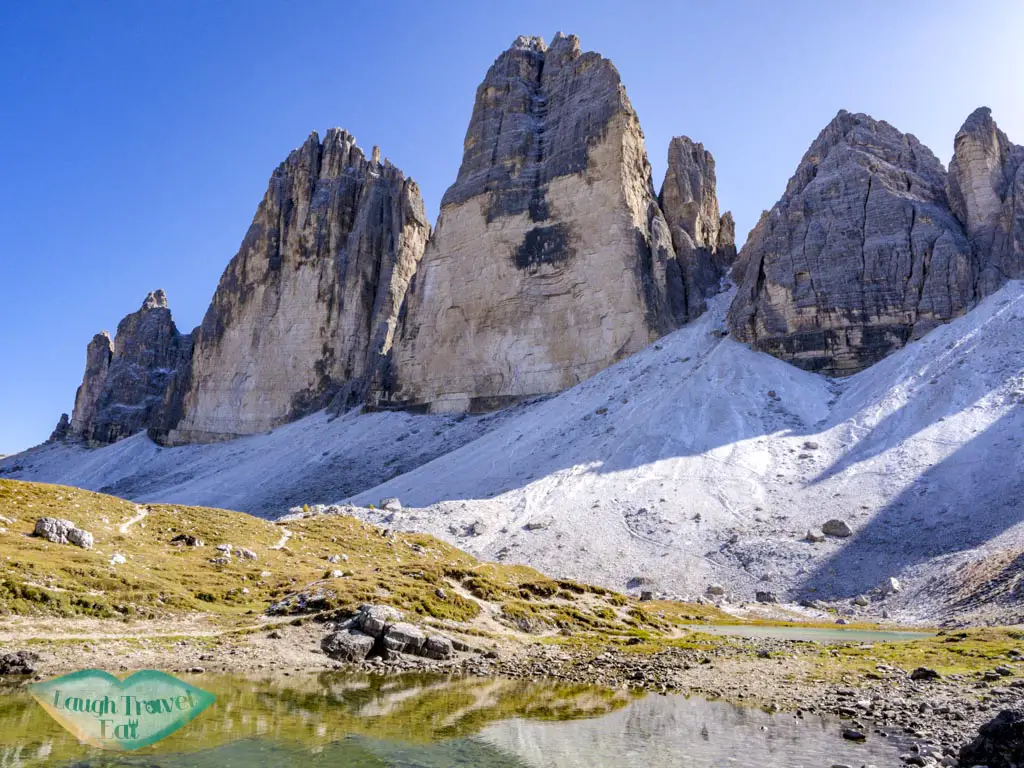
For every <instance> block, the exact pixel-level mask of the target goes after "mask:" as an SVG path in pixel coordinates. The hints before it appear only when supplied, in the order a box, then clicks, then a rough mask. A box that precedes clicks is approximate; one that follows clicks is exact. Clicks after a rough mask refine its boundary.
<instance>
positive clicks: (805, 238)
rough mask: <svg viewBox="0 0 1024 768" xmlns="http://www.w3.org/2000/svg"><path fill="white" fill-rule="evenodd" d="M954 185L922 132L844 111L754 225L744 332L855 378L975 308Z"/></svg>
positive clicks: (743, 259)
mask: <svg viewBox="0 0 1024 768" xmlns="http://www.w3.org/2000/svg"><path fill="white" fill-rule="evenodd" d="M945 187H946V173H945V170H944V169H943V167H942V165H941V163H940V162H939V161H938V160H937V159H936V157H935V156H934V155H933V154H932V153H931V152H930V151H929V150H928V149H927V148H926V147H924V146H923V145H922V144H921V143H920V142H919V141H918V140H917V139H916V138H914V137H913V136H911V135H908V134H903V133H900V132H899V131H898V130H896V129H895V128H893V127H892V126H891V125H889V124H888V123H884V122H880V121H876V120H873V119H872V118H870V117H868V116H867V115H862V114H850V113H848V112H845V111H843V112H840V113H839V114H838V115H837V116H836V118H835V119H834V120H833V121H832V122H831V123H830V124H829V125H828V126H827V127H826V128H825V129H824V130H823V131H822V132H821V134H820V135H819V136H818V138H817V139H816V140H815V141H814V143H813V144H812V145H811V148H810V149H809V150H808V152H807V154H805V155H804V158H803V160H802V161H801V163H800V166H799V167H798V168H797V171H796V174H795V175H794V176H793V178H792V179H790V181H789V184H788V186H787V188H786V192H785V194H784V195H783V197H782V199H781V200H780V201H779V202H778V203H776V204H775V206H774V207H773V208H772V209H771V211H769V212H768V213H766V214H764V215H763V216H762V218H761V220H760V221H759V222H758V224H757V226H756V227H755V228H754V229H753V231H752V232H751V233H750V236H749V238H748V240H747V243H746V245H745V246H744V248H743V253H741V254H740V257H739V260H738V262H737V267H736V270H735V273H734V276H735V278H736V280H737V282H739V283H740V287H739V291H738V293H737V296H736V299H735V301H734V303H733V305H732V307H731V309H730V312H729V324H730V328H731V330H732V332H733V334H734V335H735V336H736V337H737V338H739V339H740V340H742V341H747V342H750V343H752V344H753V345H754V346H755V347H756V348H757V349H760V350H762V351H765V352H768V353H770V354H772V355H774V356H776V357H779V358H782V359H784V360H788V361H790V362H792V363H794V364H796V365H798V366H800V367H802V368H806V369H808V370H813V371H820V372H823V373H828V374H832V375H845V374H850V373H854V372H856V371H859V370H861V369H863V368H865V367H867V366H869V365H871V364H872V363H874V362H877V361H878V360H880V359H881V358H882V357H884V356H885V355H886V354H888V353H889V352H891V351H893V350H894V349H897V348H899V347H900V346H902V345H903V344H905V343H906V342H907V341H908V340H910V339H912V338H915V337H918V336H920V335H921V334H923V333H925V332H926V331H928V330H930V329H931V328H932V327H934V326H935V325H936V324H938V323H942V322H945V321H947V320H949V319H951V318H953V317H956V316H957V315H960V314H962V313H963V312H965V311H967V310H968V309H970V307H971V306H972V305H973V303H974V301H975V287H974V286H975V276H976V274H977V264H976V261H975V257H974V255H973V252H972V248H971V245H970V243H969V242H968V240H967V237H966V236H965V234H964V231H963V228H962V227H961V226H960V223H959V221H958V220H957V219H956V217H955V216H954V215H953V214H952V212H951V211H950V208H949V204H948V202H947V197H946V192H945Z"/></svg>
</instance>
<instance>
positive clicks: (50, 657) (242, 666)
mask: <svg viewBox="0 0 1024 768" xmlns="http://www.w3.org/2000/svg"><path fill="white" fill-rule="evenodd" d="M200 624H201V622H200V623H198V624H194V625H193V629H195V628H197V627H198V626H199V625H200ZM176 626H178V627H179V628H180V627H181V623H180V622H179V623H176ZM94 629H95V628H94ZM106 629H107V630H110V629H113V628H111V627H106ZM155 629H156V631H157V633H159V632H160V630H161V629H164V628H162V627H156V628H155ZM166 629H170V627H167V628H166ZM329 629H330V624H329V623H318V622H315V621H311V620H301V621H295V620H293V621H292V622H290V623H286V624H277V625H276V626H274V625H271V626H267V627H265V628H259V629H253V628H248V629H246V630H244V631H241V632H239V631H226V632H222V633H220V634H208V635H199V636H192V637H186V636H182V635H181V634H180V633H179V634H177V635H175V634H172V633H170V632H168V634H166V635H160V634H150V635H149V636H143V635H130V636H124V635H122V636H116V635H114V634H106V635H103V634H94V635H93V636H92V637H90V638H89V639H44V638H39V637H29V636H24V637H22V638H21V639H20V640H19V641H14V642H12V641H10V640H7V641H5V642H3V646H2V648H0V654H2V653H6V652H11V651H16V650H29V651H32V652H35V653H37V654H39V656H40V660H39V662H38V663H37V674H36V675H35V676H34V677H31V678H24V677H23V678H20V680H21V681H23V682H27V681H29V680H33V679H40V678H50V677H54V676H57V675H61V674H66V673H68V672H71V671H76V670H80V669H87V668H97V669H105V670H106V671H108V672H112V673H114V674H119V675H121V676H122V677H123V676H124V674H125V673H128V672H134V671H137V670H139V669H160V670H163V671H166V672H169V673H173V674H178V675H185V676H187V677H189V679H192V680H193V681H195V680H196V676H201V675H204V674H212V675H229V676H231V675H243V676H247V677H252V676H270V677H277V676H282V677H301V676H304V675H315V674H322V673H342V674H343V673H346V672H352V673H371V674H383V675H395V674H407V673H434V674H440V675H448V676H472V677H485V678H509V679H526V680H528V679H533V680H538V681H552V682H565V683H579V684H589V685H595V686H600V687H604V688H608V689H641V690H643V691H646V692H647V693H651V694H680V695H685V696H698V697H701V698H703V699H707V700H718V701H724V702H728V703H732V704H736V705H741V706H747V707H757V708H760V709H763V710H765V711H768V712H772V713H792V714H793V715H795V716H796V717H804V716H823V717H828V718H833V719H837V720H838V721H841V722H842V726H843V728H844V730H845V729H851V730H852V731H857V732H859V733H861V734H862V735H863V736H864V737H865V738H867V739H879V738H889V737H898V738H899V739H901V740H908V739H909V740H912V741H913V743H914V745H915V746H914V747H913V749H916V750H918V751H917V752H915V753H914V754H916V755H931V756H933V757H934V758H935V763H922V764H938V765H943V764H945V765H956V764H957V763H956V762H949V760H955V759H956V755H957V753H958V751H959V748H960V747H961V746H962V745H963V744H965V743H967V742H968V741H970V740H971V739H972V738H973V737H974V735H975V734H976V733H977V729H978V727H979V726H980V725H981V724H983V723H984V722H986V721H988V720H990V719H991V718H992V717H994V716H995V715H996V714H997V713H998V712H999V711H1001V710H1002V709H1006V708H1008V707H1009V706H1011V705H1013V704H1014V703H1016V702H1019V701H1020V700H1021V698H1024V678H1019V677H1017V674H1018V673H1019V672H1024V670H1018V669H1016V668H1014V669H1012V671H1011V672H1010V674H1008V675H1007V676H1005V677H1000V679H999V680H991V679H990V680H986V679H984V678H985V675H984V674H980V673H979V674H954V675H948V676H941V677H939V678H937V679H932V680H912V679H911V677H910V675H909V672H910V670H906V669H900V668H899V667H896V666H894V665H891V664H886V663H884V662H879V663H878V664H876V665H875V669H874V670H873V671H870V672H867V673H860V672H856V673H855V672H841V673H840V674H838V676H836V677H835V678H834V679H821V677H820V676H819V675H820V671H821V669H822V666H823V662H822V654H826V655H831V654H833V653H838V651H837V650H836V649H835V648H832V647H825V646H819V645H818V644H816V643H807V642H801V641H793V640H780V639H752V638H739V637H730V638H728V642H716V641H718V640H720V639H721V638H717V637H715V638H711V636H708V635H695V636H694V637H693V638H691V641H692V642H691V647H673V646H672V645H671V644H664V643H662V644H661V645H660V646H659V645H657V644H649V645H643V644H641V643H637V644H635V648H631V647H629V646H625V647H615V646H613V645H612V644H605V643H601V642H599V641H595V640H594V639H593V638H587V639H583V638H573V637H559V636H554V637H545V638H543V639H540V640H538V641H534V642H523V641H522V640H520V639H518V638H514V637H511V636H509V637H502V638H497V639H495V638H482V637H479V636H473V635H467V636H465V637H464V640H465V642H466V643H467V644H468V645H470V646H471V650H470V651H469V652H462V653H459V654H457V656H456V657H455V658H454V659H451V660H447V661H434V660H429V659H425V658H422V657H418V656H409V655H405V654H398V655H397V657H396V658H394V659H392V660H387V661H385V660H383V659H379V658H377V659H368V660H366V661H363V662H358V663H339V662H337V661H334V660H332V659H330V658H328V657H327V656H326V655H325V654H324V653H323V651H321V650H320V641H321V639H322V638H323V637H324V636H325V635H326V634H327V632H328V631H329ZM453 634H458V633H457V632H453ZM707 638H711V639H710V641H708V640H707ZM677 642H678V640H677ZM862 649H863V646H858V650H862ZM837 659H838V657H837ZM1008 663H1009V664H1010V665H1012V666H1013V667H1016V664H1015V663H1014V662H1013V661H1010V660H1008ZM838 664H839V662H838V661H837V665H838ZM826 668H827V664H826ZM1006 669H1010V667H1006ZM989 677H991V675H989ZM198 679H199V681H200V682H199V684H200V685H201V677H199V678H198ZM2 680H3V682H5V683H11V682H14V681H15V680H17V679H16V678H13V677H8V678H2ZM943 758H945V759H946V760H947V762H945V763H943V762H942V760H943Z"/></svg>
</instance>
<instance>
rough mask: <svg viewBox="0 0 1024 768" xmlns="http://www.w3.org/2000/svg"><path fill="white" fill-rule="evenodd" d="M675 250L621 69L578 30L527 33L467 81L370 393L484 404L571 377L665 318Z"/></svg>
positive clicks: (623, 350)
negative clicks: (452, 166)
mask: <svg viewBox="0 0 1024 768" xmlns="http://www.w3.org/2000/svg"><path fill="white" fill-rule="evenodd" d="M674 260H675V254H674V251H673V249H672V243H671V238H670V235H669V232H668V225H667V224H666V222H665V219H664V217H663V216H662V214H661V211H660V209H659V207H658V204H657V200H656V198H655V196H654V192H653V185H652V183H651V171H650V165H649V163H648V161H647V155H646V150H645V148H644V139H643V133H642V131H641V130H640V124H639V121H638V119H637V116H636V113H635V112H634V111H633V108H632V106H631V105H630V103H629V100H628V98H627V97H626V93H625V89H624V88H623V86H622V83H621V81H620V78H619V73H618V71H617V70H616V69H615V67H614V66H613V65H612V63H611V62H610V61H608V60H607V59H604V58H602V57H601V56H599V55H598V54H596V53H583V52H581V50H580V47H579V42H578V40H577V39H576V38H575V37H566V36H563V35H561V34H559V35H558V36H556V38H555V40H554V41H553V43H552V44H551V46H550V47H548V46H546V45H545V44H544V41H543V40H541V39H540V38H535V37H530V38H527V37H521V38H519V39H517V40H516V41H515V42H514V44H513V45H512V47H511V48H510V49H509V50H507V51H505V52H504V53H502V54H501V55H500V56H499V57H498V58H497V60H496V61H495V62H494V64H493V66H492V67H491V68H490V70H489V71H488V73H487V75H486V77H485V78H484V81H483V82H482V83H481V85H480V87H479V88H478V89H477V93H476V102H475V105H474V108H473V115H472V119H471V121H470V125H469V129H468V131H467V133H466V140H465V148H464V154H463V159H462V166H461V168H460V169H459V174H458V178H457V179H456V181H455V183H454V184H453V185H452V186H451V187H450V188H449V189H448V191H447V193H446V194H445V196H444V199H443V201H442V207H441V215H440V218H439V220H438V225H437V229H436V231H435V232H434V235H433V237H432V238H431V241H430V244H429V245H428V247H427V250H426V253H425V255H424V257H423V261H422V264H421V266H420V270H419V272H418V273H417V275H416V277H415V279H414V281H413V283H412V285H411V286H410V292H409V296H408V298H407V302H406V303H407V306H406V308H405V310H404V319H403V324H402V330H401V333H400V336H399V338H398V340H397V341H396V344H395V349H394V355H393V361H392V366H391V369H390V371H389V375H388V376H387V378H386V380H384V381H383V386H382V387H381V388H380V390H379V392H378V397H379V401H380V403H382V404H388V405H396V406H406V407H416V406H419V407H424V408H426V409H428V410H431V411H434V412H443V411H465V410H484V409H488V408H493V407H498V406H501V405H504V404H508V403H511V402H515V401H516V400H519V399H521V398H523V397H528V396H531V395H537V394H543V393H550V392H556V391H559V390H562V389H565V388H567V387H570V386H572V385H574V384H576V383H577V382H579V381H581V380H582V379H585V378H587V377H589V376H591V375H593V374H594V373H597V372H598V371H600V370H601V369H603V368H604V367H606V366H608V365H609V364H611V363H613V362H615V361H616V360H618V359H620V358H622V357H625V356H627V355H629V354H631V353H633V352H635V351H637V350H639V349H641V348H642V347H644V346H645V345H646V344H647V343H649V342H650V340H651V339H652V338H655V337H657V336H658V335H660V334H662V333H664V332H665V331H667V330H670V329H671V328H673V327H674V324H675V320H674V317H673V313H672V312H671V310H670V308H669V295H668V294H669V290H670V289H669V281H668V279H667V274H668V271H669V268H670V267H669V265H670V262H674Z"/></svg>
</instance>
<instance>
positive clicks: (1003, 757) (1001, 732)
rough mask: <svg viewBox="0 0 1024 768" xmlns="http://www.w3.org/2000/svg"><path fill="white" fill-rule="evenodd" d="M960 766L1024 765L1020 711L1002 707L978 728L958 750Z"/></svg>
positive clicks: (1006, 767)
mask: <svg viewBox="0 0 1024 768" xmlns="http://www.w3.org/2000/svg"><path fill="white" fill-rule="evenodd" d="M960 765H963V766H972V765H973V766H982V765H983V766H988V768H1017V767H1018V766H1021V765H1024V710H1021V709H1006V710H1003V711H1002V712H1000V713H999V714H998V715H996V716H995V717H994V718H992V719H991V720H989V721H988V722H987V723H985V724H984V725H983V726H981V728H979V729H978V736H977V737H976V738H975V739H974V740H973V741H971V742H970V743H969V744H967V745H965V746H964V747H962V748H961V749H960Z"/></svg>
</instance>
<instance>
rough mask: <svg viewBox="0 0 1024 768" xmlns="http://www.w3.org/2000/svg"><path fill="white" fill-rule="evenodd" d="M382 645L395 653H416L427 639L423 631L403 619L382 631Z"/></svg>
mask: <svg viewBox="0 0 1024 768" xmlns="http://www.w3.org/2000/svg"><path fill="white" fill-rule="evenodd" d="M383 641H384V647H385V648H387V649H388V650H389V651H394V652H396V653H413V654H418V653H419V652H420V650H421V649H422V648H423V645H424V643H426V641H427V636H426V635H425V634H424V633H423V631H422V630H421V629H420V628H419V627H417V626H415V625H413V624H408V623H406V622H404V621H400V622H398V623H396V624H391V625H389V626H388V627H387V629H386V630H385V631H384V638H383Z"/></svg>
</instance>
